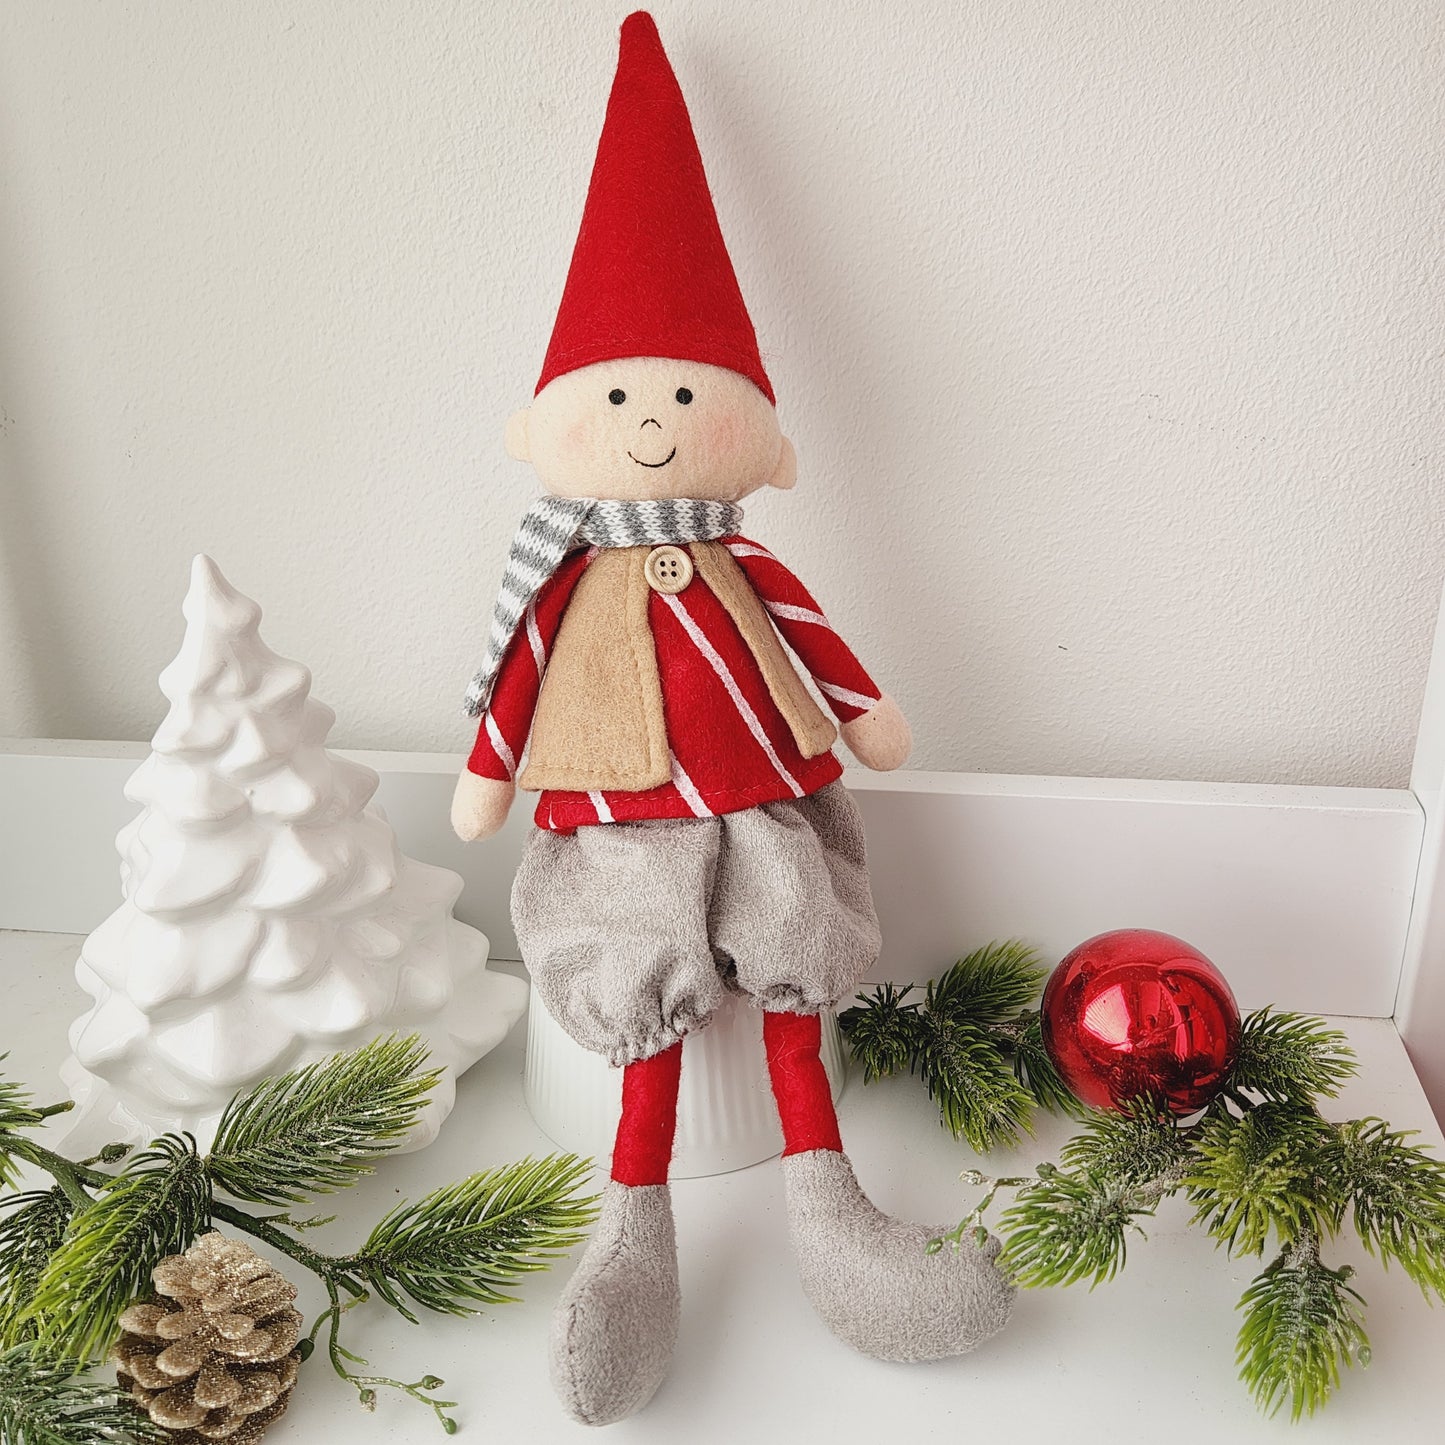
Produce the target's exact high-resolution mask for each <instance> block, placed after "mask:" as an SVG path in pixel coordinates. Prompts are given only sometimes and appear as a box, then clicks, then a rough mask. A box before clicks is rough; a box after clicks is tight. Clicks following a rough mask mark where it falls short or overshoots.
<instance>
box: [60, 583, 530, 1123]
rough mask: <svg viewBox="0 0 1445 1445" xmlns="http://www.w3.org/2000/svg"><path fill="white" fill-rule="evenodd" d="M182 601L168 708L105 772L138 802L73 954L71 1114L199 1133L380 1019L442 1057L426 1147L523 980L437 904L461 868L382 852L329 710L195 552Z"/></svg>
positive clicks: (446, 899) (361, 773)
mask: <svg viewBox="0 0 1445 1445" xmlns="http://www.w3.org/2000/svg"><path fill="white" fill-rule="evenodd" d="M183 611H184V614H185V618H186V624H187V625H186V635H185V641H184V642H183V643H182V645H181V650H180V653H179V654H178V655H177V657H176V659H175V661H174V662H172V663H171V664H170V666H169V667H167V668H166V669H165V671H164V672H163V673H162V674H161V690H162V691H163V692H164V693H165V695H166V697H167V698H169V699H170V703H171V708H170V711H169V713H167V715H166V718H165V721H164V722H162V724H161V726H160V728H159V730H158V731H157V733H156V735H155V737H154V739H153V740H152V744H151V745H152V748H153V749H154V751H153V752H152V753H151V755H150V757H149V758H147V759H146V761H145V762H144V763H143V764H142V765H141V766H140V768H139V769H137V771H136V772H135V773H134V774H133V775H132V776H131V778H130V781H129V782H128V783H127V785H126V796H127V797H128V798H130V799H131V800H132V801H133V802H136V803H139V804H140V805H141V807H142V811H141V813H140V816H139V817H137V818H136V819H135V820H134V821H133V822H131V823H130V824H128V825H127V826H126V827H125V828H124V829H123V830H122V831H121V833H120V835H119V837H118V838H117V839H116V846H117V848H118V849H119V851H120V855H121V870H120V871H121V886H122V891H123V895H124V899H125V901H124V902H123V903H122V904H121V906H120V907H119V908H118V909H117V910H116V911H115V912H114V913H113V914H111V916H110V917H109V918H108V919H107V920H106V921H105V922H104V923H103V924H101V926H100V927H99V928H98V929H96V931H95V932H94V933H92V934H91V935H90V937H89V938H88V939H87V940H86V942H85V947H84V949H83V950H82V952H81V956H80V961H79V962H78V963H77V965H76V977H77V979H78V980H79V981H80V984H81V986H82V987H83V988H85V990H86V991H87V992H88V993H90V994H91V995H93V996H94V999H95V1004H94V1006H93V1007H92V1008H91V1009H90V1011H89V1012H88V1013H86V1014H85V1015H83V1016H82V1017H81V1018H79V1019H77V1020H76V1022H75V1024H74V1025H73V1026H72V1028H71V1031H70V1045H71V1050H72V1055H71V1058H70V1059H69V1061H68V1062H67V1064H66V1065H65V1066H64V1068H63V1069H62V1074H63V1075H64V1077H65V1080H66V1083H67V1084H68V1086H69V1087H70V1089H71V1092H72V1094H73V1095H74V1096H75V1098H76V1100H77V1102H78V1103H79V1104H80V1106H81V1111H80V1114H81V1117H80V1119H79V1120H78V1121H77V1124H78V1132H83V1133H84V1135H85V1136H86V1137H88V1138H94V1137H99V1136H100V1135H103V1136H104V1137H105V1138H107V1139H110V1138H118V1139H125V1140H129V1141H139V1140H142V1139H148V1138H149V1137H150V1136H151V1135H153V1134H155V1133H157V1132H159V1131H161V1130H164V1129H188V1130H190V1131H191V1132H192V1133H194V1134H195V1135H197V1137H198V1138H199V1139H200V1140H201V1142H202V1144H203V1145H204V1144H205V1143H206V1142H207V1141H208V1139H209V1136H210V1134H211V1133H212V1132H213V1131H214V1128H215V1124H216V1120H217V1118H218V1116H219V1114H220V1111H221V1110H222V1109H223V1108H224V1107H225V1104H226V1102H227V1100H229V1099H230V1098H231V1096H232V1095H233V1094H234V1093H235V1092H236V1091H237V1090H238V1089H242V1088H244V1087H246V1086H247V1085H249V1084H252V1083H254V1082H255V1081H256V1080H258V1079H261V1078H263V1077H265V1076H267V1075H269V1074H275V1073H279V1072H281V1071H283V1070H285V1069H288V1068H292V1067H294V1066H295V1065H297V1064H299V1063H305V1062H308V1061H310V1060H313V1059H317V1058H322V1057H324V1056H326V1055H327V1054H331V1053H335V1052H336V1051H337V1050H339V1049H345V1048H352V1047H355V1046H356V1045H358V1044H360V1043H362V1042H364V1041H365V1040H367V1039H369V1038H374V1037H375V1036H377V1035H378V1034H386V1033H391V1032H393V1031H397V1032H402V1033H412V1032H416V1033H419V1034H421V1035H422V1036H424V1037H425V1038H426V1040H427V1041H428V1043H429V1045H430V1048H431V1057H432V1062H433V1063H436V1064H444V1065H446V1066H447V1073H446V1076H445V1077H444V1079H443V1081H442V1083H441V1085H440V1086H439V1087H438V1089H437V1090H436V1091H435V1093H434V1096H433V1102H432V1106H431V1108H430V1109H429V1111H428V1113H427V1114H426V1115H425V1116H424V1117H423V1120H422V1121H421V1123H420V1124H419V1125H418V1126H417V1129H416V1131H415V1132H414V1135H413V1138H412V1140H411V1141H410V1144H411V1146H412V1147H418V1146H419V1145H421V1144H424V1143H427V1142H429V1141H430V1140H431V1139H432V1138H433V1137H435V1134H436V1131H437V1129H438V1128H439V1127H440V1125H441V1122H442V1120H443V1119H444V1118H445V1117H446V1115H447V1113H448V1112H449V1111H450V1109H451V1106H452V1102H453V1097H454V1086H455V1076H456V1075H457V1074H459V1073H461V1072H462V1071H463V1070H465V1069H467V1068H468V1067H469V1066H470V1065H472V1064H473V1063H475V1062H476V1061H477V1059H479V1058H480V1057H481V1056H482V1055H483V1054H485V1053H486V1052H487V1051H488V1050H489V1049H491V1048H493V1047H494V1046H495V1045H496V1044H497V1043H499V1042H500V1041H501V1039H502V1038H503V1036H504V1035H505V1034H506V1032H507V1030H508V1029H509V1028H511V1026H512V1025H513V1023H515V1022H516V1020H517V1018H518V1016H519V1015H520V1013H521V1011H522V1008H523V1005H524V1003H525V999H526V985H525V984H524V983H523V982H522V981H521V980H520V979H517V978H513V977H512V976H510V975H508V974H497V973H492V972H489V971H488V969H487V966H486V963H487V940H486V938H485V937H484V936H483V935H482V934H481V933H478V932H477V930H476V929H474V928H469V927H467V925H465V924H463V923H460V922H458V921H457V920H456V919H455V918H453V917H452V912H451V910H452V906H453V904H454V903H455V902H456V899H457V895H458V894H459V893H460V891H461V886H462V880H461V879H460V878H459V877H458V876H457V875H456V874H455V873H451V872H448V871H447V870H446V869H443V868H434V867H431V866H429V865H427V864H424V863H418V862H415V861H414V860H412V859H410V858H406V857H404V856H403V855H402V854H401V852H400V850H399V849H398V847H397V844H396V838H395V836H394V834H393V833H392V830H391V827H390V825H389V824H388V823H387V822H386V819H385V818H384V816H383V815H382V814H381V812H380V811H379V810H378V809H377V808H376V806H375V805H374V804H373V803H372V802H371V801H370V799H371V796H372V794H373V793H374V792H375V790H376V786H377V782H378V778H377V775H376V774H375V773H374V772H372V771H371V769H370V768H366V767H363V766H362V765H360V764H359V763H354V762H350V761H348V760H347V759H345V758H339V757H337V756H335V755H334V754H332V753H329V752H328V751H327V750H326V748H325V746H324V743H325V740H326V736H327V734H328V733H329V732H330V730H331V725H332V723H333V722H334V721H335V718H336V715H335V714H334V713H333V712H332V711H331V709H330V708H328V707H327V706H325V704H323V703H320V702H317V701H316V700H315V699H314V698H311V697H310V696H309V693H310V689H311V674H310V673H309V672H308V670H307V669H306V668H305V667H303V666H301V664H300V663H296V662H289V661H287V660H286V659H285V658H282V657H278V656H277V655H276V654H275V653H274V652H272V651H271V650H270V648H268V647H267V646H266V645H265V643H264V642H262V641H261V637H260V634H259V632H258V630H257V629H258V624H259V622H260V618H261V609H260V608H259V607H258V606H257V605H256V604H255V603H254V602H252V601H251V600H250V599H249V598H246V597H243V596H242V595H241V594H240V593H239V592H237V591H235V589H234V588H232V587H231V586H230V585H229V583H227V581H226V579H225V578H224V577H222V576H221V573H220V572H219V570H218V569H217V568H216V565H215V563H213V562H212V561H211V560H210V559H209V558H208V557H197V558H196V560H195V562H194V564H193V566H192V569H191V586H190V591H189V593H188V594H187V597H186V601H185V606H184V608H183Z"/></svg>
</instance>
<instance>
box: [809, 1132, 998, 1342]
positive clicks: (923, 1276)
mask: <svg viewBox="0 0 1445 1445" xmlns="http://www.w3.org/2000/svg"><path fill="white" fill-rule="evenodd" d="M782 1167H783V1178H784V1182H785V1185H786V1190H787V1199H788V1223H789V1227H790V1230H791V1234H792V1240H793V1249H794V1252H795V1253H796V1255H797V1259H798V1273H799V1277H800V1279H801V1281H802V1285H803V1291H804V1293H805V1294H806V1295H807V1296H808V1299H809V1300H810V1301H811V1303H812V1305H813V1308H814V1309H815V1310H816V1311H817V1312H818V1314H819V1316H820V1317H821V1318H822V1320H823V1322H824V1323H825V1324H826V1325H827V1326H828V1327H829V1328H830V1329H831V1330H832V1331H833V1333H834V1334H836V1335H837V1336H838V1337H839V1338H840V1339H842V1340H844V1341H846V1342H847V1343H848V1344H850V1345H852V1346H853V1348H854V1349H856V1350H859V1351H861V1352H862V1353H863V1354H865V1355H871V1356H872V1357H873V1358H874V1359H877V1360H905V1361H906V1360H938V1359H944V1358H946V1357H948V1356H952V1355H962V1354H966V1353H967V1352H968V1351H969V1350H972V1349H974V1348H975V1347H976V1346H977V1345H979V1344H982V1343H983V1341H984V1340H986V1339H988V1338H989V1336H990V1335H994V1334H997V1333H998V1332H999V1330H1001V1329H1002V1328H1003V1327H1004V1325H1006V1324H1007V1323H1008V1318H1009V1315H1010V1313H1011V1311H1012V1309H1013V1300H1014V1294H1015V1290H1014V1287H1013V1286H1012V1285H1011V1284H1009V1283H1008V1282H1007V1281H1006V1280H1005V1279H1004V1277H1003V1275H1002V1274H1000V1273H999V1271H998V1269H997V1267H996V1266H995V1264H994V1260H995V1258H996V1257H997V1255H998V1252H999V1249H1000V1247H1001V1246H1000V1244H999V1241H998V1240H997V1239H994V1238H992V1237H991V1238H990V1239H989V1241H988V1243H987V1244H986V1245H985V1246H984V1247H983V1248H982V1249H980V1248H979V1247H978V1246H977V1245H976V1244H974V1243H973V1241H972V1238H971V1237H970V1238H966V1239H965V1241H964V1242H963V1243H961V1244H960V1245H959V1246H958V1248H957V1249H954V1248H952V1247H951V1246H947V1245H945V1247H944V1248H943V1249H942V1250H940V1251H939V1252H938V1253H937V1254H927V1253H926V1252H925V1246H926V1245H927V1243H928V1241H929V1240H930V1239H936V1238H937V1237H938V1236H939V1235H941V1234H946V1233H947V1232H948V1230H949V1229H950V1228H951V1226H949V1225H941V1226H938V1227H937V1228H929V1227H927V1226H925V1225H920V1224H909V1223H906V1222H904V1221H902V1220H898V1219H894V1218H892V1217H891V1216H889V1215H887V1214H884V1213H882V1212H881V1211H880V1210H878V1209H876V1208H875V1207H874V1206H873V1205H872V1204H871V1203H870V1202H869V1200H868V1198H867V1197H866V1196H865V1195H864V1193H863V1191H862V1189H860V1188H859V1186H858V1180H857V1179H856V1178H855V1176H854V1174H853V1166H852V1165H851V1164H850V1163H849V1162H848V1157H847V1155H845V1154H839V1153H836V1152H835V1151H833V1150H831V1149H815V1150H812V1151H811V1152H808V1153H803V1154H792V1155H789V1156H788V1157H787V1158H785V1159H784V1160H783V1166H782Z"/></svg>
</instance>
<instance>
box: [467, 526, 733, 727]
mask: <svg viewBox="0 0 1445 1445" xmlns="http://www.w3.org/2000/svg"><path fill="white" fill-rule="evenodd" d="M742 519H743V509H742V508H741V507H737V506H734V505H733V504H732V503H731V502H694V501H688V500H685V499H683V498H672V497H669V498H665V499H663V500H661V501H653V502H607V501H598V500H596V499H595V498H592V497H541V498H539V499H538V500H537V501H535V502H533V503H532V505H531V506H530V507H528V508H527V515H526V516H525V517H523V518H522V525H521V526H520V527H518V528H517V535H516V536H515V537H513V538H512V550H511V552H510V553H509V554H508V556H507V570H506V571H505V572H504V573H503V574H502V590H501V591H500V592H499V593H498V594H497V605H496V607H495V608H493V609H492V629H491V631H490V633H488V635H487V652H486V656H485V657H484V658H483V659H482V665H481V667H479V668H478V669H477V675H476V676H475V677H474V678H473V679H472V682H471V686H470V687H468V688H467V700H466V713H467V716H468V717H480V716H481V714H482V712H483V711H485V709H486V706H487V704H488V702H490V701H491V697H492V688H493V686H494V685H495V683H496V681H497V669H498V668H499V667H501V665H502V656H503V654H504V653H505V652H506V650H507V644H508V643H509V642H510V641H511V640H512V638H513V636H514V635H515V634H516V631H517V627H518V625H519V624H520V623H521V621H522V617H523V616H524V614H525V613H526V611H527V604H528V603H529V602H531V600H532V599H533V598H534V597H535V596H536V595H537V593H538V592H540V591H541V590H542V588H543V586H544V585H545V584H546V582H547V579H548V578H549V577H550V576H551V575H552V574H553V573H554V572H555V571H556V570H557V568H558V567H559V566H560V565H561V562H562V559H563V558H564V557H565V556H566V555H567V553H568V552H570V551H571V550H572V549H573V548H574V547H576V546H578V545H579V544H581V543H586V544H587V545H589V546H593V547H645V546H649V545H654V546H655V545H657V544H660V543H663V542H671V543H673V544H674V545H681V544H682V543H684V542H711V541H712V540H713V539H714V538H715V537H726V536H727V535H728V534H729V533H730V532H736V531H737V529H738V527H739V526H740V525H741V523H742Z"/></svg>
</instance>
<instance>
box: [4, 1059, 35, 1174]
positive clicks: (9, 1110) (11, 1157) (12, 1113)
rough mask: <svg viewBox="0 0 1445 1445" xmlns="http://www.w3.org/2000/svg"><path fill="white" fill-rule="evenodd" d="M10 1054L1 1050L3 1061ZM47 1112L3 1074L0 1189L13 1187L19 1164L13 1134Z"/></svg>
mask: <svg viewBox="0 0 1445 1445" xmlns="http://www.w3.org/2000/svg"><path fill="white" fill-rule="evenodd" d="M9 1057H10V1056H9V1054H0V1064H3V1063H4V1062H5V1060H6V1059H7V1058H9ZM43 1118H44V1115H43V1114H41V1112H40V1111H39V1110H38V1109H36V1108H35V1106H34V1104H33V1103H32V1102H31V1099H30V1095H29V1093H28V1092H27V1091H26V1090H24V1089H22V1088H21V1087H20V1085H19V1084H17V1083H15V1082H13V1081H12V1080H10V1079H7V1078H4V1077H3V1076H0V1189H13V1188H14V1187H15V1180H16V1173H17V1171H16V1165H17V1162H18V1161H17V1160H16V1158H15V1153H16V1151H15V1149H14V1147H13V1146H14V1145H15V1143H17V1142H18V1141H16V1140H15V1139H14V1137H13V1135H14V1131H15V1130H17V1129H29V1128H32V1127H33V1126H34V1125H36V1124H38V1123H40V1122H41V1120H42V1119H43Z"/></svg>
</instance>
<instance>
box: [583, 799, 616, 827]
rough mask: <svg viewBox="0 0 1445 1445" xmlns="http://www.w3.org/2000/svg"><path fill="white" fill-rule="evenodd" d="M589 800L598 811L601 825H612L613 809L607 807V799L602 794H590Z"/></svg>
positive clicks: (598, 819)
mask: <svg viewBox="0 0 1445 1445" xmlns="http://www.w3.org/2000/svg"><path fill="white" fill-rule="evenodd" d="M587 797H588V799H589V800H590V802H591V804H592V806H593V807H594V808H596V809H597V821H598V822H599V823H610V822H612V821H613V818H612V809H611V808H609V807H608V806H607V799H606V798H604V797H603V796H602V794H601V793H588V794H587Z"/></svg>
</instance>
